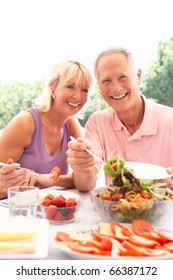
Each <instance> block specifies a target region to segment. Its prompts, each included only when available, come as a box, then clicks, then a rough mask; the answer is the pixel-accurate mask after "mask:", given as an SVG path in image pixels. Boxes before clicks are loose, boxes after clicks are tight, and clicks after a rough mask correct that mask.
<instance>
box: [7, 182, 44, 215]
mask: <svg viewBox="0 0 173 280" xmlns="http://www.w3.org/2000/svg"><path fill="white" fill-rule="evenodd" d="M8 204H9V214H10V217H11V218H13V217H14V218H17V217H18V218H36V217H37V207H38V204H39V188H37V187H34V186H16V187H11V188H9V189H8Z"/></svg>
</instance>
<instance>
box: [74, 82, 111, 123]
mask: <svg viewBox="0 0 173 280" xmlns="http://www.w3.org/2000/svg"><path fill="white" fill-rule="evenodd" d="M108 107H109V105H108V104H107V103H106V101H105V100H104V99H103V98H102V96H101V94H100V90H99V88H98V86H97V85H95V86H94V87H93V89H92V91H91V94H90V100H89V102H88V106H87V108H86V109H85V110H83V111H82V112H81V114H80V116H79V121H80V123H81V125H82V126H85V124H86V122H87V120H88V118H89V116H90V115H91V114H92V113H93V112H95V111H99V110H102V109H105V108H108Z"/></svg>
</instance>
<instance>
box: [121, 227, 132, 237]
mask: <svg viewBox="0 0 173 280" xmlns="http://www.w3.org/2000/svg"><path fill="white" fill-rule="evenodd" d="M122 233H123V234H124V235H126V236H133V235H134V233H133V231H132V230H131V228H129V227H123V229H122Z"/></svg>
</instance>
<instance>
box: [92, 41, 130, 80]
mask: <svg viewBox="0 0 173 280" xmlns="http://www.w3.org/2000/svg"><path fill="white" fill-rule="evenodd" d="M118 53H120V54H122V55H124V56H125V57H126V58H127V60H128V61H129V63H130V64H131V65H132V66H134V65H135V61H134V57H133V56H132V53H131V52H130V51H129V50H127V49H125V48H122V47H111V48H107V49H105V50H104V51H102V52H101V53H100V54H99V55H98V57H97V59H96V61H95V64H94V74H95V76H96V78H97V67H98V64H99V61H100V60H101V59H102V58H103V57H104V56H107V55H110V54H118Z"/></svg>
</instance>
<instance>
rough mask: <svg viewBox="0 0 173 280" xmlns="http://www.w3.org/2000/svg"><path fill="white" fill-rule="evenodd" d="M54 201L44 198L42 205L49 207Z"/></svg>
mask: <svg viewBox="0 0 173 280" xmlns="http://www.w3.org/2000/svg"><path fill="white" fill-rule="evenodd" d="M51 202H52V200H51V199H49V198H44V200H43V201H42V203H41V204H42V205H43V206H49V205H50V204H51Z"/></svg>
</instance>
